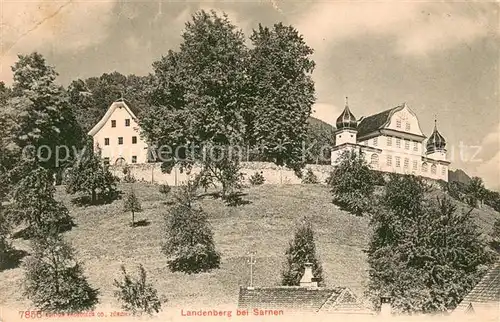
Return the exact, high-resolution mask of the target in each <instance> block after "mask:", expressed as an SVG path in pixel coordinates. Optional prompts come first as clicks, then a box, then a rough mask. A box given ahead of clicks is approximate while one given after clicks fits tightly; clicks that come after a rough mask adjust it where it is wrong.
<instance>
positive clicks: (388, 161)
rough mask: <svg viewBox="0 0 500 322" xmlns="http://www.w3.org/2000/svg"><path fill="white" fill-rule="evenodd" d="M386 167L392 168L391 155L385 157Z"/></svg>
mask: <svg viewBox="0 0 500 322" xmlns="http://www.w3.org/2000/svg"><path fill="white" fill-rule="evenodd" d="M387 165H388V166H389V167H392V156H391V155H388V156H387Z"/></svg>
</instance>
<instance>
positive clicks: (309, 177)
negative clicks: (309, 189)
mask: <svg viewBox="0 0 500 322" xmlns="http://www.w3.org/2000/svg"><path fill="white" fill-rule="evenodd" d="M302 183H304V184H317V183H319V180H318V177H317V176H316V175H315V174H314V172H313V171H312V170H311V169H307V171H306V174H305V175H304V177H303V178H302Z"/></svg>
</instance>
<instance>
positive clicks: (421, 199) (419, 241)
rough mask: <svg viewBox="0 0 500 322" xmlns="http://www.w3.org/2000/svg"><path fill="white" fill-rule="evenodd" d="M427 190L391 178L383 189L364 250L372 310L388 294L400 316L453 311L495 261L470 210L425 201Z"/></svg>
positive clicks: (412, 179) (404, 178)
mask: <svg viewBox="0 0 500 322" xmlns="http://www.w3.org/2000/svg"><path fill="white" fill-rule="evenodd" d="M428 189H429V188H428V186H426V185H425V183H424V182H423V181H422V180H421V179H419V178H418V177H415V176H393V177H392V178H391V180H390V181H389V182H388V184H387V191H386V192H385V195H384V196H383V198H382V199H383V200H382V203H381V207H379V211H378V212H377V213H376V214H374V216H373V218H372V225H373V228H374V234H373V236H372V239H371V242H370V248H369V251H368V261H369V265H370V271H369V275H370V282H369V295H370V296H371V298H372V300H373V302H374V304H376V305H377V304H378V301H379V298H380V295H381V294H389V296H391V298H392V301H393V303H392V305H393V309H394V310H396V311H398V312H405V313H436V312H445V311H447V310H450V309H453V308H454V307H456V306H457V305H458V303H459V302H460V301H461V300H462V298H463V297H464V296H465V295H466V294H467V293H468V292H469V291H470V290H471V289H472V287H473V286H474V285H475V284H476V283H477V282H478V281H479V279H480V278H481V277H482V275H483V274H484V273H485V271H486V269H487V265H489V264H491V263H492V261H493V258H494V257H493V254H492V253H491V252H489V251H488V249H487V247H486V244H485V243H484V241H483V240H482V239H481V238H480V233H479V231H478V229H477V227H476V226H475V224H474V221H473V219H472V217H471V211H469V212H466V213H461V212H458V211H457V210H456V207H455V206H454V205H453V203H452V202H451V201H450V199H448V198H447V197H444V198H438V199H436V200H433V199H428V197H427V195H428V194H427V192H428Z"/></svg>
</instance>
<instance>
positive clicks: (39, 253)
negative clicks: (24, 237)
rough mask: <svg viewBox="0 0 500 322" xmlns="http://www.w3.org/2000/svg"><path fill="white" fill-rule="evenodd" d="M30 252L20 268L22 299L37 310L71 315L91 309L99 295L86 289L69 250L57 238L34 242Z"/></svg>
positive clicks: (81, 269)
mask: <svg viewBox="0 0 500 322" xmlns="http://www.w3.org/2000/svg"><path fill="white" fill-rule="evenodd" d="M32 249H33V250H32V255H31V256H30V258H28V260H27V261H26V262H25V265H24V268H25V284H24V295H25V296H27V297H28V299H30V300H31V301H32V302H33V304H34V305H35V306H36V307H37V308H39V309H40V310H42V311H44V312H54V313H69V312H71V313H74V312H81V311H87V310H92V309H93V308H94V307H95V305H96V304H97V303H98V294H99V291H98V290H97V289H94V288H92V287H91V286H90V285H89V283H88V282H87V279H86V278H85V276H84V275H83V267H82V264H81V263H80V262H78V261H77V260H76V259H75V256H74V250H73V248H72V247H71V246H70V245H69V244H67V243H66V242H65V241H64V240H63V239H62V237H61V236H60V235H53V236H47V237H45V238H39V239H36V240H34V241H33V242H32Z"/></svg>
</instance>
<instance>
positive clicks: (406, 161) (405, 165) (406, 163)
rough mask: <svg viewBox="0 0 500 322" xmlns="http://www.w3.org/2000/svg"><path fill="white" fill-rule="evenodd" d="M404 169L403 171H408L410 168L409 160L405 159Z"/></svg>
mask: <svg viewBox="0 0 500 322" xmlns="http://www.w3.org/2000/svg"><path fill="white" fill-rule="evenodd" d="M404 167H405V169H408V168H409V167H410V159H408V158H405V163H404Z"/></svg>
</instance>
